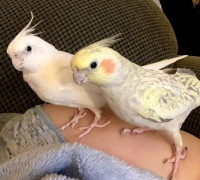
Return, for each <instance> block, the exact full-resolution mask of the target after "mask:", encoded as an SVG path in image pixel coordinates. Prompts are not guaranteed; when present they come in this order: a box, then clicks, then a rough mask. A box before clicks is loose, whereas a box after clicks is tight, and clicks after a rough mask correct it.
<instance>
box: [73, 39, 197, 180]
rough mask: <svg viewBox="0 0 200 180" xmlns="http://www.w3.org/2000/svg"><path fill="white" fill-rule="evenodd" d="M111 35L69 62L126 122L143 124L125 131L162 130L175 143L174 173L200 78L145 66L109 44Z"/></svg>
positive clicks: (81, 79) (77, 77) (77, 76)
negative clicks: (182, 129) (132, 60)
mask: <svg viewBox="0 0 200 180" xmlns="http://www.w3.org/2000/svg"><path fill="white" fill-rule="evenodd" d="M113 42H114V39H113V38H108V39H104V40H102V41H99V42H96V43H94V44H92V45H89V46H87V47H85V48H83V49H81V50H80V51H78V52H77V53H76V54H75V55H74V56H73V58H72V60H71V67H72V69H73V72H74V80H75V82H76V83H77V84H79V85H82V84H83V83H87V82H89V83H91V84H95V85H97V86H99V87H100V88H101V90H102V92H103V94H104V97H105V99H106V102H107V103H108V105H109V106H110V108H111V109H112V110H113V111H114V112H115V114H116V115H118V116H119V117H120V118H121V119H122V120H124V121H126V122H128V123H130V124H133V125H136V126H139V127H138V128H136V129H134V130H129V129H125V130H124V131H123V132H132V133H141V132H143V131H146V130H161V131H158V132H160V133H161V132H162V134H163V133H164V134H165V135H167V136H168V138H170V139H168V140H171V142H172V143H173V144H174V145H175V148H174V150H175V153H174V157H173V158H171V159H169V160H168V161H167V162H174V168H173V172H172V177H173V176H174V175H175V174H176V172H177V169H178V164H179V160H180V159H184V158H185V156H186V152H187V148H183V149H182V146H183V144H182V137H181V135H180V128H181V125H182V123H183V122H184V121H185V119H186V117H187V116H188V114H189V113H190V112H191V111H192V110H193V109H194V108H196V107H197V106H199V105H200V82H199V80H198V79H197V78H196V76H195V74H194V73H193V72H192V71H191V70H187V69H177V72H176V73H175V74H167V73H164V72H163V71H161V70H149V69H145V68H143V67H141V66H139V65H137V64H134V63H132V62H130V61H129V60H127V59H126V58H125V57H123V56H122V55H120V54H119V53H118V52H116V51H114V50H113V49H111V48H109V46H110V45H111V44H112V43H113Z"/></svg>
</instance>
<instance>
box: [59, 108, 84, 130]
mask: <svg viewBox="0 0 200 180" xmlns="http://www.w3.org/2000/svg"><path fill="white" fill-rule="evenodd" d="M86 114H87V110H86V109H79V112H77V110H76V112H75V115H74V117H73V119H72V120H71V121H70V122H68V123H67V124H65V125H63V126H62V127H60V128H59V130H61V131H63V130H64V129H65V128H67V127H68V126H72V128H73V127H74V126H75V125H76V124H77V123H78V121H79V119H81V118H83V117H84V116H85V115H86Z"/></svg>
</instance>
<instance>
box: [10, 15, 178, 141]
mask: <svg viewBox="0 0 200 180" xmlns="http://www.w3.org/2000/svg"><path fill="white" fill-rule="evenodd" d="M31 16H32V18H31V20H30V22H29V23H28V25H27V26H26V27H25V28H24V29H23V30H22V31H21V32H20V33H19V34H18V35H17V36H16V37H15V38H14V39H13V40H12V42H11V43H10V44H9V46H8V48H7V53H8V55H9V56H10V58H11V59H12V63H13V66H14V67H15V69H17V70H19V71H22V73H23V78H24V80H25V81H26V82H27V83H28V84H29V86H30V87H31V88H32V89H33V91H35V93H36V94H37V95H38V96H39V97H40V99H42V100H43V101H45V102H48V103H52V104H56V105H63V106H69V107H75V108H78V109H79V110H80V112H79V113H77V114H75V116H74V118H73V119H72V120H71V121H70V122H69V123H67V124H66V125H64V126H62V127H61V128H60V130H64V129H65V128H66V127H68V126H70V125H72V127H73V126H75V125H76V124H77V123H78V120H79V119H80V118H81V117H83V116H84V115H85V114H86V111H85V109H84V108H88V109H90V110H91V111H92V112H93V113H94V114H95V119H94V122H93V123H92V124H91V125H90V126H89V127H82V128H81V130H86V131H85V132H84V133H82V134H81V135H80V136H79V138H81V137H83V136H84V135H86V134H87V133H89V132H90V130H91V129H92V128H94V127H104V126H106V125H107V124H109V121H108V122H107V123H105V124H102V125H99V124H97V123H98V121H99V120H100V117H101V110H100V108H101V107H102V106H103V105H104V104H105V100H104V97H103V95H102V93H101V90H100V89H99V87H97V86H95V85H91V84H87V85H84V86H82V87H80V86H78V85H77V84H75V83H74V81H73V73H72V71H71V67H70V60H71V58H72V56H73V55H71V54H69V53H66V52H63V51H59V50H57V49H56V48H55V47H54V46H53V45H51V44H49V43H48V42H46V41H44V40H43V39H41V38H39V37H37V36H36V34H32V33H33V31H34V28H35V27H36V25H37V24H36V25H35V26H33V27H30V25H31V22H32V20H33V14H32V13H31ZM178 58H179V57H178ZM173 61H174V59H172V60H169V61H161V62H158V63H155V64H152V65H151V64H150V65H147V67H146V68H162V67H164V66H167V65H168V64H170V63H172V62H173Z"/></svg>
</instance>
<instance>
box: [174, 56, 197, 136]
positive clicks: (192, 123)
mask: <svg viewBox="0 0 200 180" xmlns="http://www.w3.org/2000/svg"><path fill="white" fill-rule="evenodd" d="M173 67H174V68H187V69H191V70H192V71H194V72H195V74H196V76H197V78H198V79H200V57H197V56H188V57H186V58H184V59H181V60H180V61H177V62H176V63H174V65H173ZM181 129H182V130H184V131H187V132H189V133H191V134H193V135H194V136H196V137H199V138H200V107H198V108H196V109H194V110H193V111H192V112H191V113H190V115H189V116H188V117H187V119H186V121H185V122H184V124H183V126H182V128H181Z"/></svg>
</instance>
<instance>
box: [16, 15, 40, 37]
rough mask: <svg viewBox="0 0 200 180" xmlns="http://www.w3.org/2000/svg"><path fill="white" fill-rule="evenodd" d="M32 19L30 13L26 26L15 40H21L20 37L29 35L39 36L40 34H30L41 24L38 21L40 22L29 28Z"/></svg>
mask: <svg viewBox="0 0 200 180" xmlns="http://www.w3.org/2000/svg"><path fill="white" fill-rule="evenodd" d="M33 18H34V16H33V13H32V12H31V20H30V21H29V22H28V24H27V25H26V26H25V28H24V29H22V31H21V32H20V33H19V34H18V35H17V36H16V37H15V38H16V39H20V38H22V37H25V36H29V35H37V34H40V33H35V34H33V33H32V32H34V31H35V27H36V26H37V25H38V24H39V23H41V21H40V22H38V23H37V24H35V25H34V26H32V27H30V26H31V23H32V21H33Z"/></svg>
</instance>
